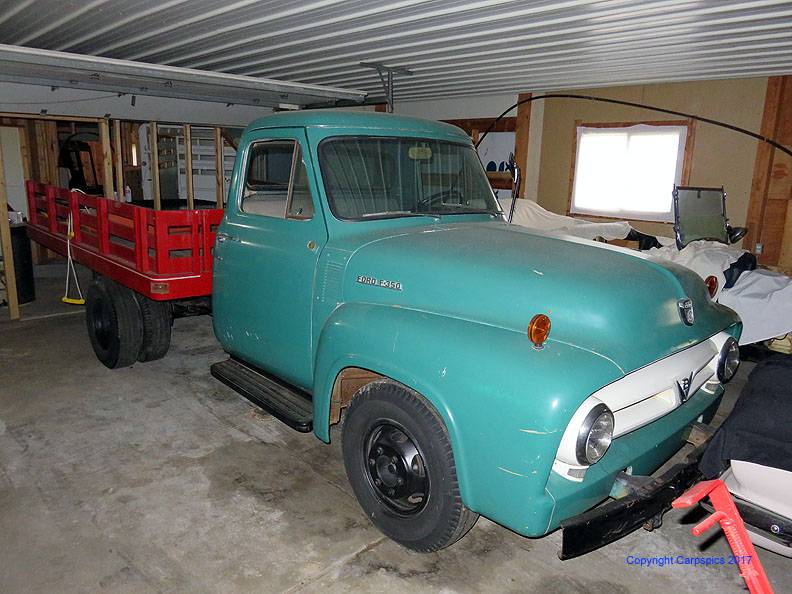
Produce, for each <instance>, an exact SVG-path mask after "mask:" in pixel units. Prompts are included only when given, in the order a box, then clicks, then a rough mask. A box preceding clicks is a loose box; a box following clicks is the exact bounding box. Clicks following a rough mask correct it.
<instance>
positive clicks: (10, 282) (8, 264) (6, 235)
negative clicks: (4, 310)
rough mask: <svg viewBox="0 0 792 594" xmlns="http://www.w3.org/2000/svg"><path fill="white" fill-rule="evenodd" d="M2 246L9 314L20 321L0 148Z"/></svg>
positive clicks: (0, 150) (0, 242)
mask: <svg viewBox="0 0 792 594" xmlns="http://www.w3.org/2000/svg"><path fill="white" fill-rule="evenodd" d="M0 246H1V247H2V251H3V274H4V275H5V286H6V299H7V301H8V314H9V316H10V317H11V319H12V320H18V319H19V296H18V295H17V286H16V271H15V270H14V251H13V248H12V243H11V226H10V225H9V224H8V194H7V193H6V180H5V163H4V161H3V149H2V147H0Z"/></svg>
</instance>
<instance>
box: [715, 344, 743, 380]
mask: <svg viewBox="0 0 792 594" xmlns="http://www.w3.org/2000/svg"><path fill="white" fill-rule="evenodd" d="M739 366H740V345H738V344H737V341H736V340H735V339H734V337H733V336H730V337H729V338H727V339H726V342H725V343H723V347H722V348H721V352H720V355H719V356H718V379H719V380H720V381H721V382H723V383H726V382H728V381H729V380H730V379H731V378H733V377H734V374H735V373H737V368H738V367H739Z"/></svg>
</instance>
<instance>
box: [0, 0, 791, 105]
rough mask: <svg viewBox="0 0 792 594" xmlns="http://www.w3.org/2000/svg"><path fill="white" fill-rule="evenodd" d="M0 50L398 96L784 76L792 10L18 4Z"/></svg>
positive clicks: (439, 0) (208, 0) (486, 2)
mask: <svg viewBox="0 0 792 594" xmlns="http://www.w3.org/2000/svg"><path fill="white" fill-rule="evenodd" d="M0 41H2V42H4V43H8V44H15V45H23V46H28V47H32V48H42V49H48V50H58V51H68V52H76V53H81V54H88V55H94V56H103V57H107V58H115V59H123V60H137V61H141V62H149V63H155V64H162V65H168V66H177V67H183V68H193V69H196V68H197V69H201V70H210V71H215V72H222V73H228V74H234V75H244V76H254V77H267V78H275V79H278V80H287V81H293V82H300V83H310V84H323V85H332V86H336V87H338V86H340V87H344V88H355V89H361V90H364V91H367V92H369V93H371V94H373V95H381V93H382V90H381V87H380V81H379V78H378V76H377V74H376V72H374V71H372V70H371V69H367V68H365V67H362V66H360V62H380V63H385V64H387V65H389V66H399V67H406V68H409V69H410V70H412V71H413V72H414V75H413V76H410V77H398V76H397V82H396V97H397V99H411V98H415V99H418V98H427V99H428V98H435V97H442V96H461V95H466V94H481V93H487V92H498V93H500V92H509V91H534V92H536V91H545V90H558V89H569V88H581V87H594V86H610V85H621V84H638V83H647V82H667V81H681V80H703V79H712V78H733V77H742V76H767V75H774V74H789V73H792V0H431V1H426V0H381V1H379V2H372V1H371V0H303V1H301V2H295V1H287V0H228V1H226V2H219V1H217V0H17V1H16V2H6V3H0Z"/></svg>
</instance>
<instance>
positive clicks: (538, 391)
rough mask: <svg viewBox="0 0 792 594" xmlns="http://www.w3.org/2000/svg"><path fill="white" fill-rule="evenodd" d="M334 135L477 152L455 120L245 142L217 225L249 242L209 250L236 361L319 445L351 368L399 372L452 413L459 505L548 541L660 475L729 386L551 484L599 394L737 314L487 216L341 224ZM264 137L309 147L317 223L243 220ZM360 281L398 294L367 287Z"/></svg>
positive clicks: (685, 276)
mask: <svg viewBox="0 0 792 594" xmlns="http://www.w3.org/2000/svg"><path fill="white" fill-rule="evenodd" d="M339 135H344V136H389V137H393V136H398V137H404V136H408V137H415V138H432V139H442V140H448V141H451V142H458V143H465V144H470V139H469V138H468V137H467V136H466V135H465V134H464V133H463V132H462V131H460V130H458V129H456V128H454V127H452V126H448V125H445V124H439V123H435V122H427V121H422V120H415V119H410V118H402V117H398V116H391V115H382V114H366V113H350V112H344V113H338V112H335V113H334V112H295V113H285V114H277V115H273V116H269V117H267V118H263V119H261V120H258V121H256V122H254V123H253V124H252V125H251V126H249V127H248V129H247V130H246V132H245V134H244V136H243V137H242V141H241V144H240V152H239V158H238V159H237V164H236V166H235V169H234V174H233V178H232V183H231V191H230V196H229V201H228V207H227V209H226V216H225V218H224V220H223V222H222V224H221V227H220V231H221V232H225V233H227V234H229V235H234V236H237V237H239V239H240V240H241V241H238V242H224V243H223V244H222V245H220V244H218V245H217V246H216V248H215V254H216V258H219V259H216V261H215V273H214V295H213V307H214V327H215V333H216V334H217V337H218V339H219V340H220V342H221V344H222V345H223V347H224V348H225V349H226V350H227V351H228V352H230V353H232V354H235V355H237V356H240V357H242V358H243V359H246V360H248V361H251V362H253V363H255V364H256V365H259V366H260V367H262V368H264V369H266V370H268V371H270V372H271V373H273V374H275V375H278V376H281V377H283V378H284V379H286V380H288V381H290V382H292V383H293V384H295V385H297V386H299V387H301V388H303V389H305V390H306V391H308V392H310V393H311V394H312V395H313V399H314V427H315V433H316V435H317V437H319V438H320V439H322V440H324V441H329V439H330V434H329V410H330V396H331V392H332V387H333V384H334V382H335V379H336V377H337V376H338V374H339V373H340V372H341V371H342V370H343V369H344V368H347V367H361V368H364V369H370V370H372V371H375V372H377V373H380V374H382V375H385V376H387V377H390V378H393V379H394V380H396V381H398V382H401V383H403V384H404V385H407V386H409V387H411V388H413V389H414V390H416V391H418V392H419V393H421V394H422V395H423V396H424V397H426V398H427V399H428V400H429V401H430V402H431V403H432V405H433V406H434V407H435V408H436V409H437V411H438V412H439V413H440V415H441V416H442V418H443V419H444V421H445V424H446V427H447V428H448V431H449V434H450V436H451V442H452V447H453V451H454V457H455V461H456V465H457V471H458V474H459V479H460V486H461V490H462V497H463V500H464V502H465V504H466V505H467V506H468V507H469V508H471V509H472V510H474V511H477V512H479V513H481V514H482V515H485V516H487V517H489V518H491V519H493V520H495V521H497V522H499V523H501V524H503V525H505V526H508V527H509V528H511V529H513V530H515V531H516V532H519V533H521V534H524V535H528V536H538V535H542V534H545V533H547V532H548V531H550V530H552V529H554V528H555V527H557V526H558V523H559V522H560V521H561V520H563V519H565V518H567V517H570V516H572V515H575V514H577V513H580V512H582V511H584V510H586V509H588V508H590V507H592V506H593V505H595V504H596V503H598V502H599V501H602V500H603V499H605V498H606V497H607V496H608V493H609V491H610V489H611V486H612V483H613V478H614V476H615V475H616V473H618V472H619V471H620V470H622V469H624V468H625V467H627V466H629V465H632V466H633V468H634V470H635V472H646V473H648V472H652V471H653V470H655V469H656V468H658V467H659V466H660V465H662V464H663V463H664V462H665V461H666V460H667V459H668V458H669V457H670V456H671V455H672V454H673V453H674V452H675V451H677V450H678V449H679V448H680V447H681V446H682V445H683V443H684V440H685V436H686V431H687V430H688V429H689V427H690V425H691V423H692V422H694V421H695V420H696V418H698V417H699V416H700V415H704V416H705V417H706V416H708V415H711V414H712V413H713V412H714V409H715V407H716V406H717V403H718V401H719V399H720V396H721V394H722V392H721V391H718V392H717V393H716V394H714V395H710V394H707V393H706V392H703V391H699V392H698V393H696V394H695V395H693V396H692V397H691V398H690V399H689V400H688V401H687V402H686V403H685V404H684V405H682V406H680V407H679V408H677V409H676V410H674V411H673V412H671V413H669V414H667V415H666V416H664V417H662V418H661V419H658V420H656V421H654V422H653V423H651V424H649V425H646V426H644V427H642V428H640V429H638V430H635V431H632V432H631V433H629V434H627V435H624V436H622V437H620V438H618V439H616V440H615V441H614V443H613V445H612V446H611V448H610V450H609V451H608V453H607V454H606V455H605V456H604V458H603V459H602V460H601V461H600V462H598V463H597V464H595V465H593V466H592V467H591V469H589V471H588V472H587V474H586V477H585V480H584V481H583V482H582V483H573V482H570V481H568V480H566V479H563V478H561V477H560V476H558V475H556V474H554V473H552V472H551V467H552V463H553V459H554V456H555V453H556V451H557V449H558V445H559V442H560V439H561V436H562V434H563V431H564V429H565V428H566V426H567V423H568V422H569V420H570V418H571V416H572V414H573V413H574V412H575V410H576V409H577V407H578V406H579V405H580V404H581V403H582V402H583V401H584V400H585V399H586V398H587V397H588V396H589V395H591V394H592V393H593V392H595V391H596V390H598V389H599V388H601V387H603V386H605V385H607V384H609V383H611V382H613V381H615V380H617V379H619V378H621V377H623V376H624V375H626V374H628V373H630V372H632V371H634V370H636V369H639V368H641V367H643V366H645V365H648V364H650V363H652V362H654V361H657V360H659V359H662V358H664V357H666V356H669V355H671V354H673V353H676V352H678V351H680V350H681V349H684V348H686V347H689V346H692V345H694V344H697V343H699V342H701V341H703V340H706V339H707V338H709V337H710V336H713V335H714V334H716V333H718V332H721V331H723V330H728V331H730V332H731V333H733V334H735V335H739V332H740V329H741V326H740V323H739V319H738V318H737V316H736V314H734V313H733V312H732V311H731V310H729V309H727V308H725V307H723V306H720V305H718V304H716V303H713V302H712V301H711V300H710V299H709V297H708V296H707V294H706V289H705V287H704V285H703V283H702V282H701V280H700V279H699V278H698V277H697V276H696V275H695V274H694V273H692V272H690V271H687V270H686V269H682V268H678V267H674V266H672V265H670V264H669V265H661V264H659V263H657V262H655V261H652V260H650V259H648V258H645V257H643V256H641V255H639V254H637V253H635V252H630V251H627V250H622V249H620V248H614V247H609V246H605V245H604V244H595V243H594V242H589V241H585V240H576V239H561V238H558V237H554V236H550V235H543V234H541V233H537V232H531V231H527V230H525V229H521V228H519V227H516V226H513V225H509V224H507V223H505V222H503V221H500V220H497V221H496V220H493V219H492V217H490V216H488V215H455V216H447V217H442V218H441V219H439V220H438V219H436V218H433V217H420V218H400V219H389V220H372V221H358V222H350V221H341V220H338V219H336V218H335V217H334V216H333V214H332V213H331V211H330V209H329V207H328V204H327V199H326V195H325V192H324V189H323V183H322V174H321V169H320V167H319V166H318V163H319V161H318V159H319V157H318V153H317V147H318V146H319V143H321V141H322V140H324V139H325V138H329V137H334V136H339ZM268 138H294V139H296V140H298V141H299V142H300V144H301V146H302V149H303V155H304V161H305V163H306V166H307V168H308V177H309V183H310V189H311V193H312V195H313V199H314V207H315V211H316V214H315V216H314V218H313V219H312V220H310V221H296V220H285V219H271V218H268V217H260V216H256V215H246V214H245V213H242V212H240V210H239V197H240V195H241V190H242V173H243V172H242V168H243V164H244V163H245V154H246V151H247V147H248V146H249V145H250V143H251V142H255V141H257V140H261V139H268ZM308 242H313V245H314V247H313V248H312V249H309V248H308ZM360 275H364V276H370V277H375V278H377V279H382V280H389V281H395V282H399V283H401V287H402V290H401V291H395V290H390V289H386V288H382V287H378V286H371V285H367V284H361V283H359V282H357V279H358V276H360ZM683 298H690V299H692V300H693V302H694V307H695V312H696V322H695V324H694V325H693V326H686V325H684V324H683V323H682V322H681V320H680V317H679V313H678V311H677V301H678V300H679V299H683ZM536 313H546V314H548V315H549V316H550V317H551V319H552V323H553V327H552V333H551V337H550V339H549V341H548V342H547V343H546V344H545V346H544V348H542V349H541V350H537V349H535V348H533V345H532V344H531V342H530V341H529V340H528V338H527V336H526V328H527V325H528V322H529V321H530V319H531V317H532V316H533V315H534V314H536Z"/></svg>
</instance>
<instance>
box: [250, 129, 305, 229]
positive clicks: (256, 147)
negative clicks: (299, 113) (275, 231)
mask: <svg viewBox="0 0 792 594" xmlns="http://www.w3.org/2000/svg"><path fill="white" fill-rule="evenodd" d="M241 208H242V211H243V212H247V213H251V214H257V215H263V216H268V217H277V218H281V219H282V218H284V217H285V218H290V219H292V218H293V219H310V218H312V217H313V201H312V200H311V194H310V190H309V189H308V175H307V172H306V169H305V163H304V162H303V159H302V153H301V151H300V145H299V143H298V142H296V141H294V140H268V141H265V142H257V143H255V144H253V145H252V146H251V148H250V153H249V156H248V163H247V170H246V173H245V188H244V192H243V194H242V204H241Z"/></svg>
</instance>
